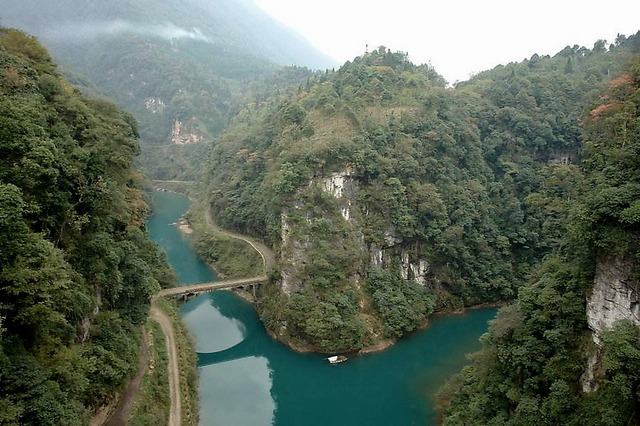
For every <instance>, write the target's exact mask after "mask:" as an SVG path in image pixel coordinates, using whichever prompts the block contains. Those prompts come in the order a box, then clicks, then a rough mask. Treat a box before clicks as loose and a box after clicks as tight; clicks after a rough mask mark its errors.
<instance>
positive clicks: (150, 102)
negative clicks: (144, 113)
mask: <svg viewBox="0 0 640 426" xmlns="http://www.w3.org/2000/svg"><path fill="white" fill-rule="evenodd" d="M144 106H145V107H146V108H147V110H149V112H151V113H152V114H158V113H161V112H162V111H164V108H165V107H166V106H167V105H166V104H165V103H164V101H163V100H162V99H160V98H147V99H145V100H144Z"/></svg>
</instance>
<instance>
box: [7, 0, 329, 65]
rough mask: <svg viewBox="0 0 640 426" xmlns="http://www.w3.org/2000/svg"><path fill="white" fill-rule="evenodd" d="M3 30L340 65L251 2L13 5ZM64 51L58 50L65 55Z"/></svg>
mask: <svg viewBox="0 0 640 426" xmlns="http://www.w3.org/2000/svg"><path fill="white" fill-rule="evenodd" d="M4 3H5V7H4V8H3V9H4V10H3V11H2V12H1V13H0V19H2V23H3V25H7V26H15V27H17V28H20V29H23V30H25V31H28V32H29V33H32V34H34V35H36V36H38V37H41V38H42V39H43V42H44V43H46V44H48V45H52V47H53V45H58V44H63V45H64V44H69V43H79V44H87V43H90V42H92V41H94V39H95V38H96V37H98V36H104V35H109V36H118V35H125V34H128V35H132V34H136V35H140V36H146V37H153V36H155V37H158V38H161V39H165V40H179V39H191V40H197V41H201V42H206V43H209V44H215V45H216V46H218V47H221V48H224V49H223V50H226V51H237V53H238V54H247V55H252V56H256V57H259V58H263V59H267V60H269V61H273V62H275V63H277V64H280V65H297V66H306V67H309V68H317V69H324V68H332V67H334V66H335V65H336V61H335V60H333V59H331V58H329V57H327V56H326V55H324V54H322V53H320V52H318V51H317V50H316V49H315V48H314V47H313V46H312V45H311V44H310V43H309V42H308V41H307V40H306V39H304V38H303V37H302V36H300V35H299V34H298V33H296V32H295V31H293V30H291V29H290V28H288V27H286V26H284V25H282V24H281V23H279V22H278V21H276V20H275V19H273V18H271V17H270V16H269V15H267V14H266V13H265V12H263V11H262V10H261V9H260V8H259V7H257V6H256V5H255V4H254V3H253V2H252V1H249V0H241V1H235V0H212V1H209V0H206V1H205V0H187V1H178V0H169V1H164V2H158V1H157V0H124V1H113V2H106V3H103V2H96V1H88V2H87V1H79V0H62V1H56V2H46V1H42V0H27V1H17V0H8V1H6V2H4ZM61 47H62V46H57V48H56V49H54V50H56V51H57V52H56V53H57V54H60V53H61V52H60V49H61Z"/></svg>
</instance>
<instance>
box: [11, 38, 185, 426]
mask: <svg viewBox="0 0 640 426" xmlns="http://www.w3.org/2000/svg"><path fill="white" fill-rule="evenodd" d="M137 137H138V130H137V126H136V122H135V119H134V118H133V117H132V116H131V115H129V114H126V113H123V112H121V111H119V110H118V109H117V108H116V107H115V106H114V105H112V104H110V103H107V102H104V101H100V100H92V99H88V98H86V97H84V96H82V95H81V94H80V93H79V92H78V91H77V90H76V89H74V88H73V87H72V86H71V85H70V84H69V83H68V82H66V81H65V80H64V79H63V78H62V77H61V76H60V75H59V73H58V71H57V68H56V66H55V65H54V64H53V63H52V61H51V58H50V57H49V54H48V53H47V51H46V50H45V49H44V48H43V47H42V46H41V45H40V44H39V43H38V42H37V41H36V40H35V39H34V38H32V37H29V36H27V35H25V34H24V33H21V32H18V31H16V30H9V29H0V321H1V327H0V423H2V424H7V425H16V424H37V425H76V424H85V423H87V421H88V419H89V417H90V415H91V414H92V413H93V412H94V410H95V409H96V408H97V407H99V406H100V405H101V404H103V403H104V402H105V401H106V400H107V399H110V397H112V396H113V394H114V393H115V392H116V391H119V390H121V389H122V386H123V385H124V382H125V380H126V379H127V377H128V376H129V375H130V374H131V373H132V372H133V371H135V370H136V367H137V354H138V347H139V345H140V335H139V334H140V333H139V328H138V326H139V325H140V324H142V323H143V322H144V321H145V320H146V317H147V312H148V308H149V301H150V296H151V295H152V294H153V293H155V292H156V291H158V290H159V289H160V288H161V287H164V286H168V285H169V284H170V283H171V281H172V280H173V278H172V274H171V272H170V270H169V269H168V266H167V264H166V262H165V260H164V257H163V255H161V253H160V252H159V251H158V249H157V248H156V246H155V245H154V244H152V243H151V242H150V240H149V239H148V238H147V235H146V232H145V228H144V220H145V217H146V212H147V205H146V204H145V202H144V201H143V200H142V198H141V191H140V189H139V185H140V184H141V179H142V178H141V176H140V175H139V174H138V173H137V172H135V171H134V170H133V169H132V166H131V162H132V161H133V158H134V157H135V156H136V155H137V154H138V153H139V147H138V142H137V140H136V139H137Z"/></svg>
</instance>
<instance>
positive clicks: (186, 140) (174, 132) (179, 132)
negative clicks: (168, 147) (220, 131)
mask: <svg viewBox="0 0 640 426" xmlns="http://www.w3.org/2000/svg"><path fill="white" fill-rule="evenodd" d="M202 139H203V138H202V135H200V134H199V133H198V132H196V131H193V130H191V131H190V130H187V129H186V127H185V125H184V124H183V123H182V122H181V121H180V120H177V119H176V120H174V121H173V127H172V129H171V143H172V144H174V145H186V144H190V143H197V142H200V141H202Z"/></svg>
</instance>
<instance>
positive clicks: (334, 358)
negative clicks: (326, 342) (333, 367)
mask: <svg viewBox="0 0 640 426" xmlns="http://www.w3.org/2000/svg"><path fill="white" fill-rule="evenodd" d="M327 360H328V361H329V364H340V363H341V362H345V361H346V360H347V357H346V356H344V355H334V356H330V357H329V358H327Z"/></svg>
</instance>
